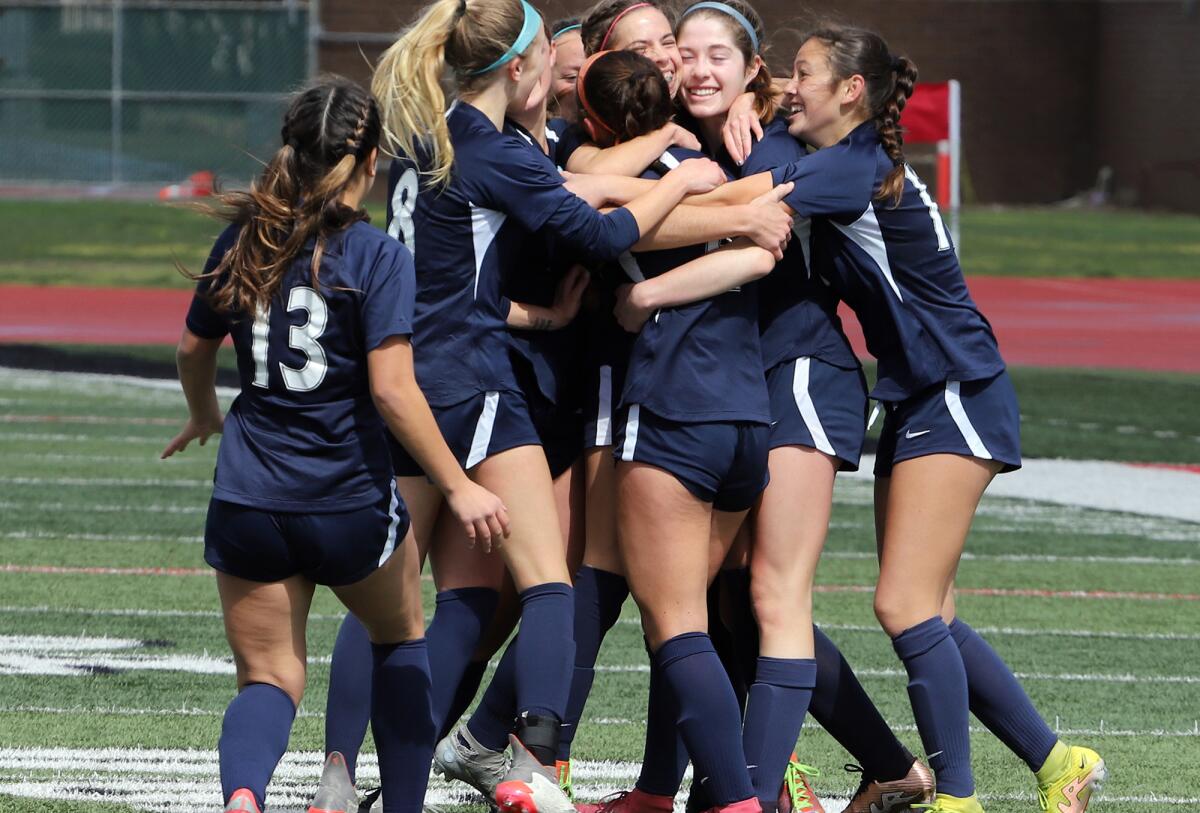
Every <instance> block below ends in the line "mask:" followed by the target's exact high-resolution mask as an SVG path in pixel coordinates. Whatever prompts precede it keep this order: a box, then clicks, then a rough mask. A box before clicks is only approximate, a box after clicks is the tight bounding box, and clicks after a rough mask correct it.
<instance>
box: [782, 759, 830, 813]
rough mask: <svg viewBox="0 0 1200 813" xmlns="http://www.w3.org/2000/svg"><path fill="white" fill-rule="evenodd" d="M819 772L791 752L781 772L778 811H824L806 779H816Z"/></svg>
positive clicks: (821, 812) (820, 812) (785, 812)
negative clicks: (785, 766)
mask: <svg viewBox="0 0 1200 813" xmlns="http://www.w3.org/2000/svg"><path fill="white" fill-rule="evenodd" d="M820 775H821V772H820V771H818V770H817V769H816V768H814V767H812V766H811V765H805V764H804V763H802V762H801V761H800V759H799V758H798V757H797V756H796V755H795V754H792V758H791V759H790V760H789V761H788V766H787V770H786V771H784V773H783V785H781V786H780V788H779V805H778V810H779V813H825V808H823V807H821V801H820V800H819V799H818V798H817V794H816V793H815V792H814V791H813V789H812V785H810V784H809V782H808V779H809V777H812V778H813V779H816V778H817V777H818V776H820Z"/></svg>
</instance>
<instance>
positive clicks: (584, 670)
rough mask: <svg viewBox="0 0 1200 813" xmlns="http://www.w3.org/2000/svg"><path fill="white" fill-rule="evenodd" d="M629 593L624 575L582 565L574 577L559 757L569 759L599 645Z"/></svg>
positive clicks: (614, 621) (592, 679)
mask: <svg viewBox="0 0 1200 813" xmlns="http://www.w3.org/2000/svg"><path fill="white" fill-rule="evenodd" d="M628 595H629V585H628V584H627V583H626V581H625V577H624V576H620V575H617V574H616V573H610V572H608V571H607V570H600V569H599V568H594V567H588V566H587V565H584V566H583V567H581V568H580V569H579V573H578V574H577V575H576V576H575V669H574V671H573V672H572V674H571V692H570V694H568V695H567V713H566V716H565V717H563V725H562V733H561V734H560V736H559V740H558V759H560V760H568V759H570V758H571V743H573V742H574V741H575V732H576V731H578V729H579V721H580V720H581V719H582V718H583V708H584V706H585V705H586V704H587V699H588V695H590V694H591V691H592V682H593V681H594V680H595V678H596V657H597V655H599V653H600V644H601V643H603V642H604V636H605V635H607V634H608V631H609V630H610V629H612V627H613V624H615V623H617V619H618V618H620V617H621V606H622V605H623V604H624V603H625V597H626V596H628Z"/></svg>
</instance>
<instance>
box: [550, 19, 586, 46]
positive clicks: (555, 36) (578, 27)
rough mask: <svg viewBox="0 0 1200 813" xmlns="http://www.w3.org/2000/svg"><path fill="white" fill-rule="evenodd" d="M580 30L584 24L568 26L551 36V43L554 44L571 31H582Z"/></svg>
mask: <svg viewBox="0 0 1200 813" xmlns="http://www.w3.org/2000/svg"><path fill="white" fill-rule="evenodd" d="M580 28H583V23H574V24H572V25H568V26H566V27H565V28H560V29H558V30H557V31H555V32H554V33H553V34H552V35H551V36H550V41H551V42H554V41H555V40H556V39H558V38H559V37H561V36H562V35H563V34H566V33H567V32H569V31H575V30H576V29H580Z"/></svg>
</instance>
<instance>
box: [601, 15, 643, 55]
mask: <svg viewBox="0 0 1200 813" xmlns="http://www.w3.org/2000/svg"><path fill="white" fill-rule="evenodd" d="M653 5H654V4H653V3H634V4H633V5H632V6H630V7H628V8H627V9H625V10H624V11H622V12H621V13H620V14H618V15H617V16H616V17H613V21H612V22H611V23H609V24H608V30H607V31H605V32H604V39H602V40H600V48H599V50H601V51H603V50H604V46H605V45H608V38H609V37H611V36H612V32H613V29H614V28H616V27H617V23H619V22H621V18H622V17H624V16H625V15H626V14H628V13H629V12H631V11H635V10H637V9H639V8H651V7H653Z"/></svg>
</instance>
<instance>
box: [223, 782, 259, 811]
mask: <svg viewBox="0 0 1200 813" xmlns="http://www.w3.org/2000/svg"><path fill="white" fill-rule="evenodd" d="M235 811H236V813H243V812H244V813H262V811H261V810H259V808H258V801H257V800H256V799H255V798H254V792H253V791H251V790H250V789H249V788H238V789H237V790H235V791H234V792H233V795H232V796H230V797H229V801H228V802H226V803H225V813H235Z"/></svg>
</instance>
